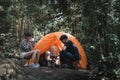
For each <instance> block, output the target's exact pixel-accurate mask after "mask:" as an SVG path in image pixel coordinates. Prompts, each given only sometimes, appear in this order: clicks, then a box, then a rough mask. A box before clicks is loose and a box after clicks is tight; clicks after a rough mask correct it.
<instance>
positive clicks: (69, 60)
mask: <svg viewBox="0 0 120 80" xmlns="http://www.w3.org/2000/svg"><path fill="white" fill-rule="evenodd" d="M60 40H61V42H62V43H63V44H64V46H63V48H62V50H61V51H60V62H61V65H62V66H63V67H69V66H72V67H75V66H74V63H77V62H79V60H80V55H79V51H78V48H77V47H76V45H75V44H74V43H73V42H72V41H71V40H69V39H68V37H67V35H61V36H60Z"/></svg>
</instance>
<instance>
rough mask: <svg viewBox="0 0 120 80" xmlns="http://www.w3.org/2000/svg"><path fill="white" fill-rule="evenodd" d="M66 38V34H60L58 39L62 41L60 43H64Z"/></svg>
mask: <svg viewBox="0 0 120 80" xmlns="http://www.w3.org/2000/svg"><path fill="white" fill-rule="evenodd" d="M67 39H68V37H67V35H61V36H60V40H61V41H62V43H65V42H66V41H67Z"/></svg>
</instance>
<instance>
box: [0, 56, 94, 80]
mask: <svg viewBox="0 0 120 80" xmlns="http://www.w3.org/2000/svg"><path fill="white" fill-rule="evenodd" d="M22 62H23V61H21V60H16V59H8V58H5V59H0V80H88V77H89V75H91V74H92V73H91V71H89V70H83V69H68V68H50V67H45V66H42V67H40V68H38V69H31V68H28V67H24V66H23V63H22Z"/></svg>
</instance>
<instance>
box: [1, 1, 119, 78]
mask: <svg viewBox="0 0 120 80" xmlns="http://www.w3.org/2000/svg"><path fill="white" fill-rule="evenodd" d="M26 31H31V32H33V34H34V37H35V40H36V41H38V40H40V39H41V38H42V37H43V36H44V35H46V34H48V33H50V32H56V31H64V32H67V33H70V34H72V35H74V36H75V37H76V38H77V39H78V40H79V41H80V43H81V44H82V46H83V48H84V50H85V52H86V55H87V58H88V63H89V64H90V65H92V67H93V68H95V67H96V66H97V67H98V64H99V62H101V61H108V62H107V63H110V64H112V65H109V64H108V66H109V68H107V70H110V71H114V72H115V73H116V74H117V77H120V1H119V0H0V56H5V54H15V55H18V54H19V52H18V51H19V44H20V41H21V39H22V38H23V37H24V36H23V35H24V32H26Z"/></svg>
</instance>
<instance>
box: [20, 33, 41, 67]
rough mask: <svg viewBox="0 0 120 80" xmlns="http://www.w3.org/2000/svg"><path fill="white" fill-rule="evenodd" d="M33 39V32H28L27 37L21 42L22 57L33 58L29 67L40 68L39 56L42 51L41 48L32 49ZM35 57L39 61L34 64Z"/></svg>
mask: <svg viewBox="0 0 120 80" xmlns="http://www.w3.org/2000/svg"><path fill="white" fill-rule="evenodd" d="M33 42H34V41H33V39H32V33H30V32H26V33H25V38H24V39H23V40H22V41H21V43H20V50H21V53H20V57H21V58H31V59H32V63H31V64H29V67H32V68H38V67H39V66H40V65H39V57H40V51H39V50H32V49H33ZM34 59H37V63H36V64H34Z"/></svg>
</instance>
